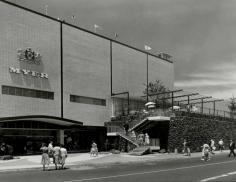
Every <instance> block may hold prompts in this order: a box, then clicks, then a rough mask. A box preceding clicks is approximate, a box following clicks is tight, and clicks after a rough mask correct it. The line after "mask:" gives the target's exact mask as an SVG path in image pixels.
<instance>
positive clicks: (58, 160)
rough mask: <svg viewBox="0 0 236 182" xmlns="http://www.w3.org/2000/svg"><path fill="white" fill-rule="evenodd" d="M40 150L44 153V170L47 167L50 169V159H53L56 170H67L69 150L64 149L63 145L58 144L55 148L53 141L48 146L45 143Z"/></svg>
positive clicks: (42, 161)
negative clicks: (66, 163)
mask: <svg viewBox="0 0 236 182" xmlns="http://www.w3.org/2000/svg"><path fill="white" fill-rule="evenodd" d="M40 150H41V151H42V160H41V164H42V165H43V170H45V166H47V167H48V169H49V164H50V163H51V161H50V158H52V159H53V163H54V164H55V169H56V170H57V169H60V168H61V169H64V168H65V160H66V158H67V150H66V148H64V147H63V145H58V144H56V145H55V146H53V142H52V141H51V142H50V143H49V144H48V146H46V144H45V143H43V144H42V147H41V148H40Z"/></svg>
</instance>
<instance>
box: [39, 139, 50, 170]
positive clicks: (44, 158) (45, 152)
mask: <svg viewBox="0 0 236 182" xmlns="http://www.w3.org/2000/svg"><path fill="white" fill-rule="evenodd" d="M40 150H41V151H42V160H41V164H42V165H43V171H45V166H46V165H47V166H48V170H49V164H50V159H49V156H48V148H47V147H46V144H45V143H43V144H42V147H41V148H40Z"/></svg>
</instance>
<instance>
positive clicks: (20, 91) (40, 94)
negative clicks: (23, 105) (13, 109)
mask: <svg viewBox="0 0 236 182" xmlns="http://www.w3.org/2000/svg"><path fill="white" fill-rule="evenodd" d="M2 94H5V95H15V96H23V97H33V98H41V99H50V100H53V99H54V92H48V91H42V90H34V89H27V88H20V87H11V86H5V85H2Z"/></svg>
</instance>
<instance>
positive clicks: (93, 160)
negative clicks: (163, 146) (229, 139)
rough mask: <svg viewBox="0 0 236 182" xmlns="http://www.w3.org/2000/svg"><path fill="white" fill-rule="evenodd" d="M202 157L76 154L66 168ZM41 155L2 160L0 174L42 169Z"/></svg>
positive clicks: (69, 156)
mask: <svg viewBox="0 0 236 182" xmlns="http://www.w3.org/2000/svg"><path fill="white" fill-rule="evenodd" d="M228 152H229V151H227V150H225V151H223V152H219V151H216V155H225V156H227V154H228ZM195 157H199V160H200V157H201V153H200V152H199V153H192V154H191V157H188V156H184V155H183V154H174V153H169V154H168V153H164V154H160V153H155V154H149V155H143V156H132V155H129V154H127V153H120V154H112V153H108V152H104V153H103V152H101V153H99V155H98V156H97V157H91V156H90V154H89V153H75V154H69V155H68V158H67V159H66V166H67V167H69V168H73V167H77V168H78V167H80V168H81V169H87V168H89V166H90V167H91V166H93V167H97V166H101V165H109V164H110V165H111V164H124V163H134V162H145V161H158V160H171V159H172V160H173V159H186V158H195ZM40 162H41V155H33V156H16V157H14V159H12V160H0V172H5V171H20V170H33V169H42V165H41V164H40ZM50 169H54V164H53V163H51V164H50Z"/></svg>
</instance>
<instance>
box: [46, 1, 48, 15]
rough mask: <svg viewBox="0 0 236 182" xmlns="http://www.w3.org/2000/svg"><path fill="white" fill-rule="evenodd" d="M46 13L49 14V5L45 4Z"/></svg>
mask: <svg viewBox="0 0 236 182" xmlns="http://www.w3.org/2000/svg"><path fill="white" fill-rule="evenodd" d="M45 15H48V5H47V4H46V5H45Z"/></svg>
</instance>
